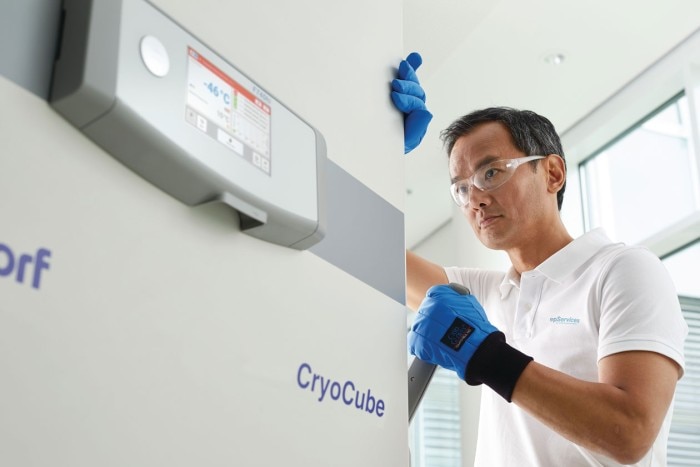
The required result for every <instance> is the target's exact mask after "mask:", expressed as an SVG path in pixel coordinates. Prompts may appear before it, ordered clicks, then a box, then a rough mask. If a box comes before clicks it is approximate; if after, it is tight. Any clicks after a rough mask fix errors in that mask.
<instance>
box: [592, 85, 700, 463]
mask: <svg viewBox="0 0 700 467" xmlns="http://www.w3.org/2000/svg"><path fill="white" fill-rule="evenodd" d="M692 135H693V132H692V127H691V118H690V109H689V102H688V99H687V98H686V96H685V94H679V95H677V96H676V97H674V98H673V99H671V100H670V101H669V102H667V103H666V104H664V105H662V106H661V107H660V108H658V109H657V110H656V111H655V112H652V113H651V114H650V115H649V116H647V117H645V118H644V119H642V121H641V122H639V123H637V124H636V125H634V126H632V127H631V128H630V129H629V130H627V131H625V132H624V133H623V134H622V135H620V136H619V137H617V138H615V139H614V140H613V141H612V142H611V143H609V144H607V145H605V146H604V147H603V149H601V150H599V151H597V152H596V153H594V154H593V155H592V156H591V157H589V158H588V159H586V160H584V161H583V162H582V163H581V164H580V166H579V175H580V181H581V191H582V201H583V211H584V225H585V227H586V229H587V230H588V229H591V228H594V227H603V228H604V229H605V230H606V232H607V233H608V235H609V236H610V237H611V238H613V239H614V240H617V241H623V242H625V243H628V244H634V243H642V244H647V246H649V247H650V248H652V251H655V253H656V254H658V255H660V256H665V257H664V259H663V262H664V265H665V266H666V268H667V269H668V271H669V273H670V274H671V277H672V278H673V280H674V283H675V285H676V289H677V291H678V293H679V295H680V297H679V300H680V303H681V308H682V310H683V315H684V317H685V320H686V322H687V323H688V328H689V333H688V338H687V340H686V343H685V359H686V370H685V375H684V376H683V378H682V379H681V380H680V381H679V382H678V385H677V386H676V394H675V399H674V407H673V419H672V422H671V431H670V433H669V440H668V465H669V466H697V465H700V281H698V273H699V272H700V266H699V265H700V226H698V225H697V221H696V219H697V215H698V211H699V210H700V188H699V186H700V184H699V183H698V167H697V163H696V160H697V159H696V156H695V148H694V147H693V144H694V142H693V136H692ZM679 225H680V226H683V225H685V226H684V227H683V229H679V228H678V226H679ZM687 226H690V228H686V227H687ZM679 232H680V233H681V234H682V235H679ZM688 232H690V236H688ZM687 238H691V239H692V240H693V242H694V243H691V244H690V245H689V246H685V247H682V248H678V247H677V246H673V245H684V243H687ZM659 239H661V241H660V240H659ZM662 244H663V245H665V246H663V247H659V248H656V247H658V246H659V245H662ZM667 245H671V246H670V247H669V246H667ZM655 248H656V250H655ZM669 251H671V252H672V253H671V254H668V252H669Z"/></svg>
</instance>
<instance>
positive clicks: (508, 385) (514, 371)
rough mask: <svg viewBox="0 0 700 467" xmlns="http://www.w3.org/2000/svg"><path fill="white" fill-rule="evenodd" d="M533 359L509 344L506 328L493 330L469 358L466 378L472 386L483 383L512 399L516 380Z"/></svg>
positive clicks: (509, 399)
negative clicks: (503, 331) (504, 332)
mask: <svg viewBox="0 0 700 467" xmlns="http://www.w3.org/2000/svg"><path fill="white" fill-rule="evenodd" d="M532 360H533V359H532V357H530V356H529V355H525V354H524V353H522V352H521V351H519V350H517V349H514V348H513V347H511V346H510V345H508V344H507V343H506V336H505V335H504V334H503V333H502V332H500V331H497V332H493V333H491V334H490V335H489V336H488V337H487V338H486V339H484V342H482V343H481V345H480V346H479V348H478V349H476V352H474V355H473V356H472V358H471V360H469V363H468V364H467V371H466V373H465V374H466V377H465V378H464V379H465V381H466V382H467V384H469V385H471V386H477V385H479V384H481V383H483V384H485V385H487V386H488V387H490V388H491V389H493V390H494V391H496V392H497V393H498V394H499V395H500V396H501V397H503V398H504V399H505V400H507V401H508V402H510V401H511V396H512V395H513V388H515V383H516V382H517V381H518V378H520V374H521V373H522V372H523V371H524V370H525V367H526V366H527V364H528V363H530V362H531V361H532Z"/></svg>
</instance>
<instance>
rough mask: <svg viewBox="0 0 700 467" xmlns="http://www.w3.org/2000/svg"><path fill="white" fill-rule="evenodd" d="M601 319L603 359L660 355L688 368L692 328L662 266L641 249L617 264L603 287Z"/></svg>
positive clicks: (609, 268)
mask: <svg viewBox="0 0 700 467" xmlns="http://www.w3.org/2000/svg"><path fill="white" fill-rule="evenodd" d="M598 293H599V294H600V304H601V315H600V335H599V345H598V360H600V359H602V358H604V357H606V356H608V355H612V354H615V353H619V352H625V351H632V350H643V351H650V352H656V353H659V354H661V355H665V356H666V357H668V358H670V359H672V360H674V361H676V362H677V363H678V364H679V365H680V367H681V369H684V368H685V361H684V358H683V343H684V341H685V337H686V336H687V334H688V326H687V324H686V322H685V320H684V319H683V314H682V312H681V308H680V304H679V302H678V296H677V294H676V290H675V286H674V284H673V282H672V280H671V277H670V275H669V274H668V272H667V271H666V268H665V267H664V266H663V264H662V263H661V261H660V260H659V259H658V258H657V257H656V256H655V255H653V254H652V253H651V252H650V251H648V250H647V249H645V248H641V247H632V248H627V249H625V250H622V251H621V252H620V253H619V254H618V255H616V256H615V257H614V258H612V259H611V261H610V262H609V263H608V264H607V266H606V268H605V270H604V271H602V274H601V280H600V283H599V290H598Z"/></svg>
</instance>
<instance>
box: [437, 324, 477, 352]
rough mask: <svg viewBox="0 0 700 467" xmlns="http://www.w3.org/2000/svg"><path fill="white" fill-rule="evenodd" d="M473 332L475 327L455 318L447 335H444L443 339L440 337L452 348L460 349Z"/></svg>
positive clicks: (441, 340)
mask: <svg viewBox="0 0 700 467" xmlns="http://www.w3.org/2000/svg"><path fill="white" fill-rule="evenodd" d="M473 332H474V328H473V327H471V326H469V325H468V324H467V323H465V322H464V321H462V320H461V319H459V318H455V320H454V321H453V322H452V325H451V326H450V328H449V329H448V330H447V332H446V333H445V335H444V336H442V339H440V342H442V343H443V344H445V345H446V346H448V347H449V348H451V349H452V350H455V351H458V350H459V349H461V348H462V345H463V344H464V342H465V341H466V340H467V339H468V338H469V336H471V334H472V333H473Z"/></svg>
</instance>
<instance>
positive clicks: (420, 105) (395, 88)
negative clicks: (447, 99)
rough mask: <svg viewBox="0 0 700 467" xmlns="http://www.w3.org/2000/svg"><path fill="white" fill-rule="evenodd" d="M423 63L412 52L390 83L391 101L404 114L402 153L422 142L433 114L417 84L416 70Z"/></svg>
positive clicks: (417, 55) (415, 53) (406, 152)
mask: <svg viewBox="0 0 700 467" xmlns="http://www.w3.org/2000/svg"><path fill="white" fill-rule="evenodd" d="M421 63H423V59H422V58H421V56H420V54H419V53H418V52H413V53H411V54H409V55H408V57H406V60H402V61H401V63H400V64H399V72H398V78H397V79H394V80H393V81H392V82H391V89H392V92H391V100H392V101H393V102H394V105H395V106H396V108H397V109H399V110H400V111H401V112H403V113H404V121H403V151H404V154H408V153H409V152H411V151H412V150H413V149H415V148H416V146H418V145H419V144H420V142H421V141H422V140H423V136H425V132H426V131H428V124H429V123H430V120H432V118H433V114H431V113H430V112H428V109H427V108H426V107H425V91H424V90H423V88H422V87H421V85H420V83H419V82H418V76H416V70H417V69H418V67H419V66H420V65H421Z"/></svg>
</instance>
